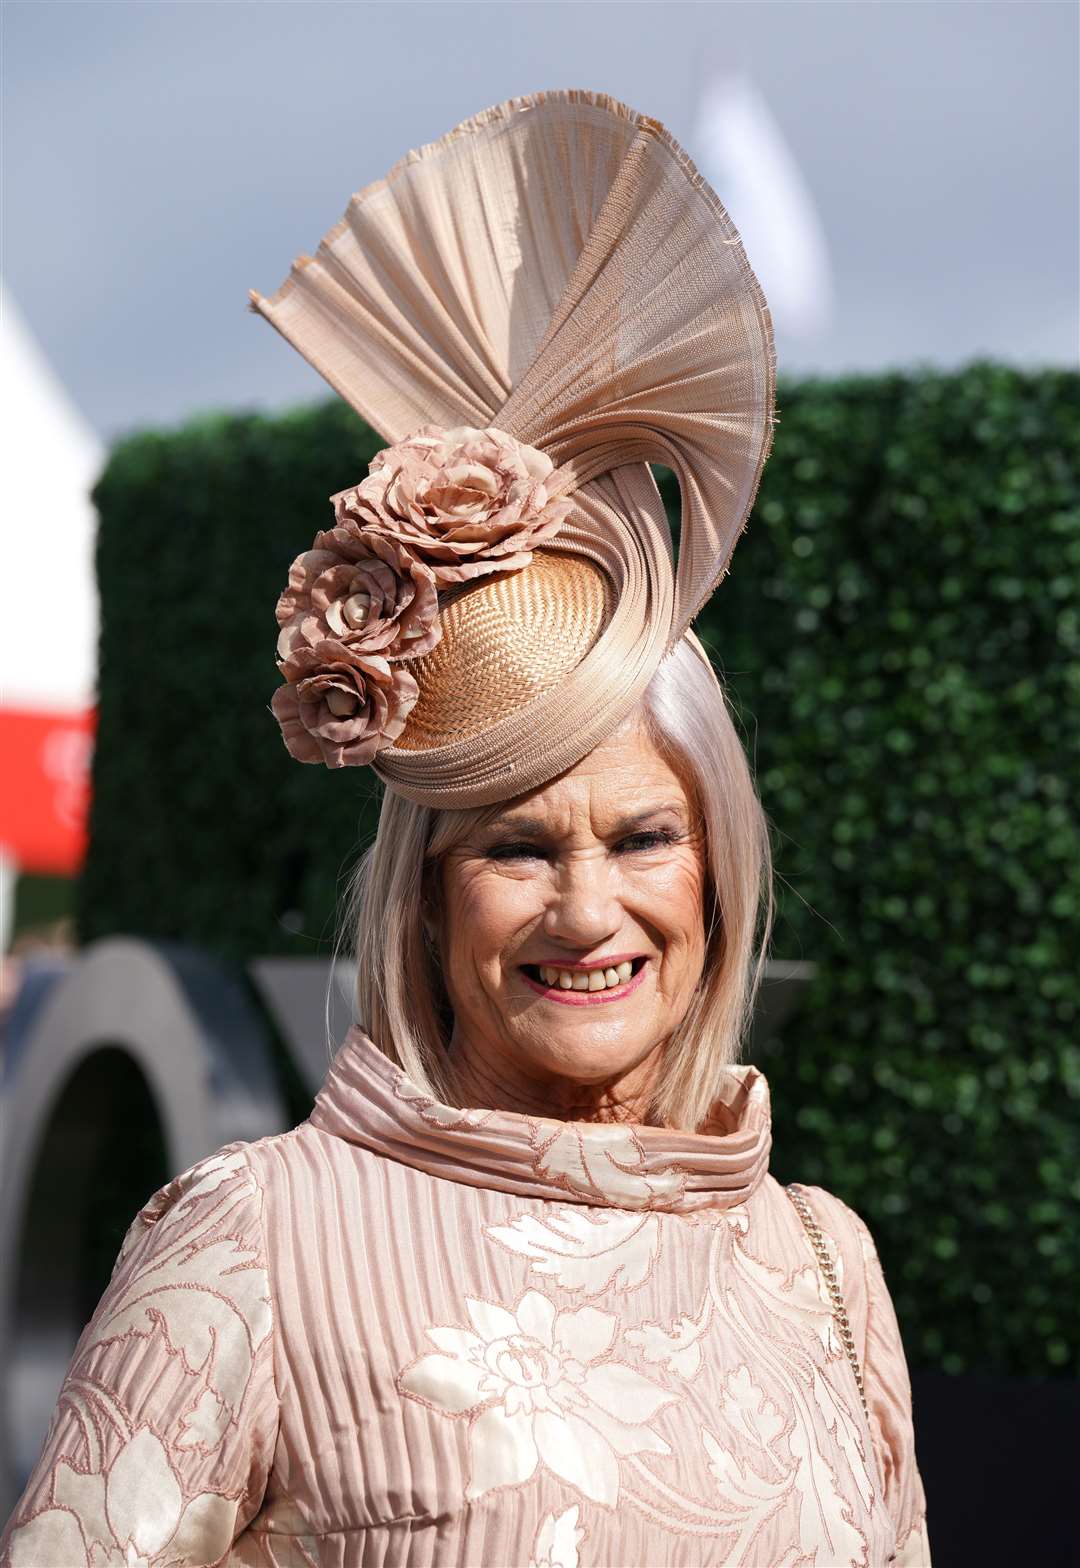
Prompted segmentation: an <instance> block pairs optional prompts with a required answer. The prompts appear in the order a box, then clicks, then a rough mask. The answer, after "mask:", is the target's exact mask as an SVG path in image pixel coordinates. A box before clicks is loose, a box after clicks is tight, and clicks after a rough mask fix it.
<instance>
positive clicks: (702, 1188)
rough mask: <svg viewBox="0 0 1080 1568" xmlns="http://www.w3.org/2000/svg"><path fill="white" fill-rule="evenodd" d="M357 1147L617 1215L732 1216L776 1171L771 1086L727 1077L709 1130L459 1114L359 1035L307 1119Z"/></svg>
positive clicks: (352, 1036) (431, 1170) (742, 1072)
mask: <svg viewBox="0 0 1080 1568" xmlns="http://www.w3.org/2000/svg"><path fill="white" fill-rule="evenodd" d="M309 1120H310V1121H311V1123H312V1125H313V1126H315V1127H318V1128H320V1129H321V1130H322V1131H324V1132H328V1133H332V1134H333V1135H334V1136H335V1137H338V1138H344V1139H346V1140H347V1141H348V1142H350V1143H356V1144H360V1145H362V1146H363V1147H365V1148H368V1149H372V1150H374V1151H375V1152H376V1153H378V1154H382V1155H385V1156H387V1157H388V1158H390V1159H393V1160H399V1161H401V1162H403V1163H404V1164H407V1165H413V1166H415V1167H416V1168H417V1169H419V1170H422V1171H426V1172H428V1174H429V1175H433V1176H442V1177H445V1178H447V1179H448V1180H450V1181H460V1182H466V1183H468V1184H469V1185H471V1186H474V1187H494V1188H497V1189H498V1190H500V1191H502V1192H512V1193H517V1194H525V1195H527V1196H530V1197H536V1198H546V1199H552V1200H561V1201H563V1202H568V1203H587V1204H594V1205H602V1206H604V1207H607V1208H616V1209H658V1210H666V1211H668V1212H672V1213H680V1212H681V1213H686V1212H689V1211H691V1210H696V1209H704V1208H729V1207H731V1206H732V1205H734V1204H736V1203H742V1202H744V1201H745V1200H746V1199H747V1198H748V1197H749V1196H750V1194H751V1193H752V1192H754V1191H755V1189H756V1188H757V1187H758V1186H759V1185H760V1183H761V1181H762V1180H763V1178H764V1176H765V1173H766V1171H767V1169H768V1163H769V1147H770V1144H771V1125H770V1107H769V1086H768V1083H767V1081H766V1079H765V1077H764V1075H763V1074H762V1073H761V1072H759V1070H758V1069H757V1068H756V1067H751V1066H737V1067H730V1068H728V1069H727V1072H726V1074H725V1077H724V1083H723V1088H722V1090H721V1093H720V1095H719V1096H718V1098H717V1099H716V1101H715V1102H714V1105H713V1109H712V1112H711V1115H710V1119H709V1123H708V1126H707V1130H705V1131H703V1132H699V1133H689V1132H675V1131H670V1130H668V1129H667V1128H663V1127H648V1126H645V1125H642V1124H639V1123H632V1124H631V1123H614V1124H613V1123H600V1122H570V1121H559V1120H557V1119H556V1118H554V1117H546V1116H527V1115H524V1114H522V1113H521V1112H518V1111H484V1110H461V1109H458V1108H457V1107H455V1106H451V1105H444V1104H442V1103H441V1102H440V1101H438V1100H435V1099H432V1098H431V1096H430V1095H427V1094H424V1093H423V1092H422V1091H421V1090H420V1089H419V1088H417V1086H416V1085H415V1084H413V1083H412V1082H411V1081H410V1080H409V1079H408V1078H407V1077H406V1076H405V1074H404V1073H403V1072H402V1071H401V1069H400V1068H399V1067H397V1066H395V1064H394V1063H393V1062H391V1061H390V1059H389V1057H387V1056H384V1055H383V1053H382V1052H381V1051H380V1050H379V1049H378V1047H377V1046H376V1045H375V1044H374V1042H373V1041H372V1040H371V1039H370V1037H369V1036H368V1035H367V1034H366V1033H365V1032H364V1031H363V1030H362V1029H360V1028H358V1027H355V1026H354V1027H353V1028H352V1029H351V1030H350V1031H349V1034H348V1035H347V1036H346V1039H345V1042H344V1044H343V1045H342V1046H341V1049H340V1050H339V1051H338V1053H337V1055H336V1057H335V1058H334V1061H333V1064H332V1066H331V1068H330V1071H329V1073H328V1074H327V1076H326V1080H325V1082H324V1083H323V1086H322V1088H321V1089H320V1091H319V1094H318V1096H317V1097H316V1100H315V1106H314V1109H313V1110H312V1113H311V1116H310V1118H309Z"/></svg>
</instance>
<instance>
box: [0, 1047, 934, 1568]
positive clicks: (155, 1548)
mask: <svg viewBox="0 0 1080 1568" xmlns="http://www.w3.org/2000/svg"><path fill="white" fill-rule="evenodd" d="M770 1136H771V1128H770V1116H769V1095H768V1085H767V1083H766V1080H765V1078H764V1077H763V1076H762V1075H761V1073H760V1072H758V1071H757V1070H756V1069H755V1068H753V1067H741V1068H733V1069H731V1070H730V1073H729V1076H728V1081H727V1084H726V1087H725V1090H724V1092H723V1093H722V1095H721V1096H720V1097H719V1099H718V1101H717V1104H716V1107H715V1109H714V1113H713V1117H712V1120H711V1121H710V1123H709V1126H708V1129H707V1130H706V1131H704V1132H702V1133H699V1134H686V1133H674V1132H668V1131H665V1130H663V1129H660V1128H650V1127H642V1126H601V1125H596V1124H585V1123H572V1122H560V1121H557V1120H553V1119H547V1118H536V1117H529V1116H523V1115H519V1114H516V1113H510V1112H493V1111H477V1110H459V1109H456V1108H454V1107H451V1106H447V1105H443V1104H440V1103H439V1102H438V1101H434V1100H432V1099H430V1098H429V1097H427V1096H425V1095H423V1094H422V1093H421V1092H420V1091H419V1090H418V1089H417V1088H416V1086H415V1085H413V1084H412V1083H410V1082H409V1080H408V1079H407V1078H405V1076H404V1075H403V1074H402V1073H401V1072H400V1071H399V1070H398V1069H397V1068H396V1067H395V1066H393V1064H391V1063H390V1062H389V1061H388V1059H387V1058H385V1057H384V1056H383V1055H382V1054H381V1053H380V1052H379V1051H378V1050H377V1049H376V1047H375V1046H374V1044H373V1043H372V1042H371V1041H370V1039H368V1037H367V1036H366V1035H365V1034H364V1033H363V1032H362V1031H360V1030H358V1029H354V1030H353V1031H352V1032H351V1033H350V1035H349V1037H348V1038H347V1040H346V1042H345V1044H344V1045H343V1046H342V1048H341V1050H340V1051H339V1052H338V1055H337V1057H336V1059H335V1061H334V1064H333V1066H332V1068H331V1070H330V1072H329V1074H328V1076H327V1079H326V1082H325V1084H324V1086H323V1088H322V1090H321V1092H320V1094H319V1096H318V1099H317V1101H316V1104H315V1107H314V1109H313V1111H312V1114H311V1116H310V1118H309V1119H308V1120H307V1121H305V1122H303V1123H302V1124H301V1125H300V1126H299V1127H296V1128H294V1129H293V1130H292V1131H291V1132H288V1133H285V1134H281V1135H276V1136H273V1137H269V1138H264V1139H261V1140H259V1141H258V1142H254V1143H237V1144H232V1145H229V1146H227V1147H226V1148H224V1149H222V1150H220V1151H218V1153H217V1154H215V1155H213V1156H212V1157H210V1158H209V1159H206V1160H203V1161H201V1162H199V1164H197V1165H195V1166H193V1167H192V1168H191V1169H190V1170H188V1171H185V1172H184V1173H183V1174H182V1175H180V1176H178V1177H177V1178H176V1179H175V1180H174V1181H172V1182H170V1183H169V1184H168V1185H167V1186H166V1187H165V1188H163V1189H162V1190H161V1191H160V1192H159V1193H157V1194H155V1195H154V1197H153V1198H152V1199H151V1200H150V1202H149V1203H148V1204H147V1205H146V1206H145V1207H144V1208H143V1209H142V1210H141V1212H140V1213H139V1215H137V1216H136V1218H135V1220H134V1221H133V1223H132V1226H131V1228H130V1230H129V1232H128V1235H127V1237H126V1239H125V1241H124V1244H123V1247H122V1249H121V1253H120V1256H119V1258H118V1260H117V1264H116V1268H115V1270H114V1273H113V1278H112V1281H111V1283H110V1285H109V1287H108V1289H107V1291H106V1293H105V1295H104V1297H103V1298H102V1301H101V1303H100V1304H99V1306H98V1309H97V1311H96V1312H95V1314H94V1317H93V1319H92V1320H91V1322H90V1323H89V1324H88V1325H87V1327H86V1329H85V1331H84V1333H83V1335H82V1337H81V1339H80V1341H79V1344H78V1346H77V1348H76V1351H75V1355H74V1357H73V1359H72V1363H71V1367H70V1369H69V1372H68V1375H67V1378H66V1380H65V1384H64V1388H63V1390H62V1393H61V1395H60V1399H59V1401H58V1404H57V1408H56V1412H55V1414H54V1417H53V1421H52V1423H51V1426H50V1430H49V1434H48V1436H47V1438H46V1441H45V1444H44V1448H43V1450H42V1454H41V1458H40V1460H39V1462H38V1464H37V1465H36V1467H35V1469H34V1472H33V1474H32V1476H31V1477H30V1480H29V1482H28V1485H27V1487H26V1490H25V1493H24V1495H23V1498H22V1500H21V1502H20V1503H19V1505H18V1507H17V1508H16V1510H15V1513H14V1514H13V1516H12V1519H11V1520H10V1521H9V1524H8V1527H7V1529H6V1531H5V1534H4V1536H3V1538H2V1541H0V1561H2V1562H3V1563H4V1564H5V1565H10V1568H28V1565H30V1568H48V1565H64V1568H67V1565H72V1568H83V1565H93V1568H106V1565H110V1568H111V1565H117V1568H119V1565H124V1568H132V1565H140V1564H145V1565H146V1568H178V1565H181V1564H184V1565H188V1564H190V1565H196V1564H200V1565H207V1564H219V1563H224V1564H230V1565H241V1564H243V1565H254V1564H259V1565H263V1568H286V1565H289V1568H294V1565H301V1564H303V1565H309V1568H310V1565H319V1568H324V1565H326V1568H329V1565H334V1568H361V1565H362V1568H375V1565H377V1568H389V1565H391V1564H393V1565H395V1568H396V1565H408V1568H421V1565H424V1568H428V1565H431V1568H434V1565H448V1564H461V1565H484V1568H496V1565H498V1568H504V1565H510V1564H520V1565H522V1568H611V1565H615V1564H620V1565H627V1568H630V1565H635V1568H641V1565H643V1564H649V1565H661V1564H665V1565H666V1564H671V1565H675V1564H679V1565H687V1568H689V1565H697V1564H700V1565H705V1564H709V1565H713V1568H715V1565H717V1564H739V1565H744V1568H765V1565H775V1568H781V1565H785V1568H795V1565H796V1564H798V1565H799V1568H802V1565H807V1568H810V1565H816V1568H825V1565H827V1568H836V1565H839V1564H862V1565H874V1568H878V1565H881V1564H886V1563H898V1564H905V1565H915V1564H927V1563H929V1561H930V1558H929V1549H928V1546H927V1538H926V1529H925V1504H924V1497H923V1490H922V1485H921V1481H920V1478H919V1473H918V1469H917V1465H916V1461H915V1453H914V1446H913V1436H912V1421H911V1398H910V1389H909V1384H908V1377H907V1371H906V1367H905V1363H904V1356H903V1351H902V1348H901V1343H900V1338H899V1333H898V1331H897V1326H896V1319H895V1315H894V1313H893V1309H892V1305H891V1302H890V1299H889V1294H888V1291H887V1288H886V1285H885V1282H884V1279H883V1277H882V1272H881V1267H880V1264H879V1262H878V1258H877V1254H876V1251H875V1249H874V1244H873V1241H872V1239H871V1237H870V1235H869V1233H868V1231H867V1230H866V1227H865V1226H864V1225H863V1223H862V1222H861V1220H859V1218H858V1217H857V1216H856V1215H855V1214H854V1213H853V1212H852V1211H851V1210H850V1209H848V1208H847V1207H846V1206H845V1205H844V1204H842V1203H841V1202H839V1200H837V1199H836V1198H834V1197H832V1196H830V1195H829V1194H828V1193H826V1192H824V1191H822V1190H821V1189H818V1188H808V1189H806V1191H807V1192H808V1194H809V1198H810V1202H811V1204H812V1205H813V1207H814V1211H815V1215H816V1217H817V1219H818V1221H819V1223H820V1224H821V1226H822V1228H823V1230H824V1231H825V1234H826V1238H827V1243H828V1246H829V1250H830V1253H831V1255H832V1257H833V1259H834V1263H835V1268H836V1271H837V1275H838V1277H839V1279H840V1282H841V1286H842V1289H843V1293H844V1297H845V1300H846V1303H847V1308H848V1312H849V1314H850V1318H851V1323H852V1327H853V1330H854V1335H855V1343H856V1347H857V1352H858V1356H859V1360H860V1363H861V1365H862V1369H863V1374H864V1379H865V1384H866V1395H867V1402H868V1405H869V1417H867V1416H866V1415H865V1414H864V1412H863V1410H862V1407H861V1404H860V1400H859V1395H858V1390H857V1387H856V1383H855V1378H854V1374H853V1371H852V1368H851V1365H850V1363H849V1361H848V1360H847V1358H846V1356H845V1353H844V1350H843V1347H842V1345H841V1343H840V1340H839V1337H838V1334H837V1331H836V1324H835V1322H834V1319H833V1315H832V1310H831V1306H830V1302H829V1298H828V1294H827V1291H826V1289H825V1286H824V1282H823V1280H822V1278H821V1275H820V1272H819V1270H818V1267H817V1264H816V1260H815V1258H814V1256H813V1254H812V1251H811V1249H810V1247H809V1243H808V1240H807V1237H806V1234H805V1232H804V1230H803V1228H802V1225H801V1222H800V1220H799V1218H798V1216H797V1214H796V1213H795V1211H794V1208H793V1207H792V1205H791V1203H790V1201H789V1199H788V1198H787V1196H786V1194H785V1193H784V1192H783V1190H782V1189H781V1188H780V1187H779V1186H778V1185H777V1183H776V1182H775V1181H774V1180H773V1179H772V1177H771V1176H770V1175H769V1174H768V1169H767V1167H768V1154H769V1143H770Z"/></svg>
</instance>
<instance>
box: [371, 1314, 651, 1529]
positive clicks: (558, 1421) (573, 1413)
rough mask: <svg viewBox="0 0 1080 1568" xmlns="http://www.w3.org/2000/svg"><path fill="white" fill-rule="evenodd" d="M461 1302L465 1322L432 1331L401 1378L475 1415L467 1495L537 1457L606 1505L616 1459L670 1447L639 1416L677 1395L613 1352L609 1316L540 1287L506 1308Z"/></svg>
mask: <svg viewBox="0 0 1080 1568" xmlns="http://www.w3.org/2000/svg"><path fill="white" fill-rule="evenodd" d="M465 1305H466V1307H467V1308H468V1312H469V1317H470V1319H471V1321H472V1328H471V1329H467V1328H453V1327H448V1326H443V1325H437V1326H435V1327H433V1328H429V1329H428V1330H427V1336H428V1338H429V1339H430V1340H431V1342H432V1344H433V1345H434V1346H435V1347H436V1350H437V1352H438V1354H436V1355H427V1356H421V1357H420V1359H419V1360H417V1361H414V1362H413V1363H412V1364H411V1365H410V1366H408V1367H406V1368H405V1369H404V1371H402V1372H401V1373H400V1374H399V1378H398V1382H399V1385H400V1388H401V1390H402V1392H403V1393H405V1394H408V1395H411V1396H412V1397H413V1398H414V1399H418V1400H420V1401H421V1402H422V1403H424V1404H426V1405H429V1406H430V1407H431V1408H432V1409H435V1410H438V1411H439V1412H440V1413H442V1414H444V1415H450V1416H457V1415H468V1416H470V1417H471V1418H472V1419H471V1422H470V1427H469V1458H470V1472H471V1473H470V1479H469V1486H468V1492H467V1495H468V1496H469V1497H481V1496H483V1494H484V1493H485V1492H489V1491H491V1490H492V1488H493V1487H497V1486H516V1485H519V1484H520V1483H521V1482H523V1481H527V1480H528V1479H529V1477H530V1476H531V1475H533V1473H534V1472H535V1470H536V1468H537V1466H538V1465H540V1464H543V1465H546V1467H547V1468H548V1469H549V1470H550V1471H552V1472H553V1474H555V1475H557V1476H559V1477H560V1479H562V1480H563V1481H566V1482H568V1483H569V1484H570V1485H571V1486H576V1487H577V1488H578V1490H579V1491H580V1492H583V1493H584V1495H585V1496H586V1497H589V1498H591V1499H592V1500H593V1501H594V1502H597V1503H603V1504H605V1505H607V1506H608V1507H614V1506H615V1504H616V1503H617V1502H618V1498H619V1456H620V1455H623V1454H640V1453H654V1454H668V1453H670V1452H671V1450H670V1448H669V1446H668V1444H667V1443H666V1442H665V1441H664V1439H663V1438H662V1437H661V1436H660V1435H659V1433H657V1432H654V1431H653V1430H652V1428H651V1427H649V1426H647V1425H646V1424H645V1423H647V1422H648V1421H650V1420H651V1419H652V1417H653V1416H654V1415H655V1414H656V1412H657V1411H658V1410H660V1409H661V1408H662V1407H663V1406H664V1405H666V1404H669V1403H670V1402H671V1401H672V1400H673V1399H674V1398H675V1395H674V1394H672V1393H669V1392H668V1391H667V1390H666V1389H664V1388H661V1387H660V1386H659V1385H658V1384H656V1383H653V1382H651V1381H650V1380H649V1379H648V1378H647V1377H643V1376H642V1374H641V1373H640V1372H637V1371H635V1369H634V1368H633V1367H631V1366H628V1365H627V1364H626V1362H624V1361H617V1360H615V1359H613V1358H612V1357H611V1356H610V1354H609V1352H610V1349H611V1345H612V1341H613V1339H614V1336H615V1330H616V1326H617V1320H616V1318H615V1316H614V1314H613V1313H610V1312H601V1311H599V1310H598V1309H597V1308H596V1307H578V1308H577V1309H576V1310H573V1311H568V1310H564V1311H561V1312H560V1311H558V1310H557V1309H556V1307H555V1303H554V1302H553V1301H551V1300H550V1299H549V1298H548V1297H547V1296H545V1295H544V1294H543V1293H542V1292H541V1291H538V1290H529V1291H526V1292H525V1294H524V1295H523V1296H522V1297H521V1299H520V1301H519V1302H518V1303H517V1308H516V1310H515V1311H514V1312H511V1311H509V1310H508V1309H507V1308H506V1307H503V1306H499V1305H497V1304H496V1303H495V1302H491V1301H483V1300H480V1299H477V1298H476V1297H471V1296H467V1297H466V1298H465Z"/></svg>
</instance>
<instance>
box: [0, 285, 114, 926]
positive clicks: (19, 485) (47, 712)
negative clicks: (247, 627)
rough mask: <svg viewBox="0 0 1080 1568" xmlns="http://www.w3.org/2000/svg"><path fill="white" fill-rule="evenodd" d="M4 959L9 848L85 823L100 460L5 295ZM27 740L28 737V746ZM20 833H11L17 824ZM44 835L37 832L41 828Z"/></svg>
mask: <svg viewBox="0 0 1080 1568" xmlns="http://www.w3.org/2000/svg"><path fill="white" fill-rule="evenodd" d="M0 422H2V428H3V432H4V444H3V455H2V457H0V519H2V523H0V526H2V529H3V535H2V537H3V569H4V583H5V588H6V593H5V596H4V614H3V617H2V619H0V627H2V630H0V735H2V737H3V744H4V747H5V748H7V751H6V754H5V759H6V760H5V761H4V764H3V768H2V773H3V777H2V778H0V817H2V818H3V820H0V952H2V951H5V950H6V948H7V945H8V938H9V934H10V929H11V918H12V907H13V902H14V886H15V876H16V873H17V871H18V861H19V860H21V859H22V853H21V851H19V850H18V849H16V848H13V847H12V846H13V844H17V843H18V842H19V833H21V832H24V831H25V827H24V825H25V823H26V821H27V820H33V821H34V822H35V823H36V824H38V826H37V833H38V838H39V843H38V847H37V853H38V854H40V841H41V839H42V837H43V838H44V841H45V843H46V845H48V844H50V843H52V842H54V840H53V838H52V835H53V834H54V833H55V835H56V839H55V841H56V842H57V843H59V842H62V841H64V839H65V837H66V836H68V835H70V833H71V832H72V830H73V824H77V823H78V822H79V821H80V820H81V819H82V817H83V816H84V812H85V799H86V791H87V780H88V767H89V743H88V733H87V722H88V719H87V716H88V713H89V710H90V709H91V708H92V707H93V705H94V702H95V699H96V687H97V633H98V600H97V585H96V581H95V576H94V533H95V525H96V518H95V513H94V508H93V505H92V503H91V501H90V495H89V492H90V488H91V486H92V485H93V483H94V481H95V480H96V479H97V477H98V475H99V473H100V472H101V467H102V462H103V459H104V449H103V447H102V444H101V442H100V441H99V440H98V438H97V436H96V435H95V434H94V432H93V430H92V429H91V428H90V426H89V425H88V424H87V422H86V420H85V419H84V418H83V417H82V415H81V414H80V413H79V411H78V410H77V409H76V408H75V406H74V404H73V403H72V402H71V400H70V398H69V397H68V395H67V393H66V392H65V390H64V388H63V386H62V385H61V384H60V382H59V380H58V379H57V377H56V376H55V375H54V373H53V371H52V369H51V367H50V366H49V364H48V362H47V361H46V359H45V356H44V355H43V354H42V352H41V350H40V348H39V347H38V345H37V343H36V342H35V341H34V337H33V334H32V333H31V332H30V330H29V328H28V326H27V324H26V322H25V321H24V319H23V317H22V314H21V312H20V311H19V309H18V307H17V305H16V304H15V301H14V299H13V298H12V296H11V294H10V292H9V290H8V289H7V288H6V287H4V285H3V284H0ZM27 735H33V737H34V740H33V743H32V744H29V743H28V742H27V740H26V736H27ZM16 822H18V823H19V824H20V827H19V829H18V830H16V828H15V824H16ZM42 824H44V826H42Z"/></svg>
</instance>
